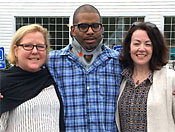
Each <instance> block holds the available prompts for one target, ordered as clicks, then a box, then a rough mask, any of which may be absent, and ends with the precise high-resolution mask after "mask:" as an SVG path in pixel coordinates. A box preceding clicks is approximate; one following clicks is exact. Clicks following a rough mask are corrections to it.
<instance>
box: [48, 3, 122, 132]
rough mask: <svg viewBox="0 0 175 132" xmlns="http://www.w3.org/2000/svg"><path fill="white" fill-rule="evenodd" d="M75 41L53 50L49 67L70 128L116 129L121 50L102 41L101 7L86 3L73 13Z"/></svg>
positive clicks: (69, 131) (76, 131) (74, 131)
mask: <svg viewBox="0 0 175 132" xmlns="http://www.w3.org/2000/svg"><path fill="white" fill-rule="evenodd" d="M71 35H72V39H73V41H72V44H69V45H68V46H66V47H65V48H64V49H62V50H59V51H52V52H51V54H50V59H49V62H48V67H49V70H50V72H51V74H52V76H53V78H54V80H55V81H56V83H57V85H58V87H59V91H60V93H61V96H62V99H63V104H64V119H65V127H66V132H116V131H117V126H116V123H115V109H116V102H117V98H118V94H119V85H120V81H121V77H120V72H121V68H120V65H119V60H118V52H117V51H113V50H111V49H109V48H108V47H106V46H105V45H104V44H103V43H102V36H103V25H102V24H101V16H100V13H99V12H98V10H97V9H96V8H95V7H94V6H92V5H87V4H86V5H82V6H80V7H79V8H78V9H77V10H76V11H75V12H74V16H73V26H71Z"/></svg>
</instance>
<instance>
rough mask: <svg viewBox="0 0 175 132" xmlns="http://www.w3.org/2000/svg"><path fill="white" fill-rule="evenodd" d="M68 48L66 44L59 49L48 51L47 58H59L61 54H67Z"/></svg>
mask: <svg viewBox="0 0 175 132" xmlns="http://www.w3.org/2000/svg"><path fill="white" fill-rule="evenodd" d="M68 48H69V47H68V46H66V47H65V48H63V49H60V50H53V51H50V53H49V58H60V57H61V56H63V55H66V54H68V51H69V50H68Z"/></svg>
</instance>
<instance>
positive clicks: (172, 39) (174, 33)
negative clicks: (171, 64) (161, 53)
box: [164, 16, 175, 60]
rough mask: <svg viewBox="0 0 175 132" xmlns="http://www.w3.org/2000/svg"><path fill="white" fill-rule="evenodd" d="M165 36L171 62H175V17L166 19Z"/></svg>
mask: <svg viewBox="0 0 175 132" xmlns="http://www.w3.org/2000/svg"><path fill="white" fill-rule="evenodd" d="M164 36H165V38H166V40H167V43H168V45H169V47H170V56H169V59H170V60H175V16H174V17H165V18H164Z"/></svg>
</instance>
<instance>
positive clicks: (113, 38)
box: [102, 16, 144, 48]
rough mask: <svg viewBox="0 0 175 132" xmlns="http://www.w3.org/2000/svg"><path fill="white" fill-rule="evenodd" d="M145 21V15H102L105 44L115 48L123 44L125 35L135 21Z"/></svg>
mask: <svg viewBox="0 0 175 132" xmlns="http://www.w3.org/2000/svg"><path fill="white" fill-rule="evenodd" d="M136 21H141V22H143V21H144V17H128V16H127V17H115V16H114V17H102V24H103V26H104V44H106V45H107V46H109V47H110V48H113V47H114V46H117V45H121V44H122V41H123V37H124V35H125V34H126V32H127V31H128V29H129V28H130V26H131V25H132V23H133V22H136Z"/></svg>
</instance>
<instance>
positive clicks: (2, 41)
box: [0, 0, 175, 53]
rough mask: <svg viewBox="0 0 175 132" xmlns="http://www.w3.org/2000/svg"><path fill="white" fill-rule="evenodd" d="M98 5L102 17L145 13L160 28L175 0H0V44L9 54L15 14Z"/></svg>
mask: <svg viewBox="0 0 175 132" xmlns="http://www.w3.org/2000/svg"><path fill="white" fill-rule="evenodd" d="M85 3H88V4H92V5H94V6H95V7H97V8H98V9H99V11H100V13H101V15H102V16H133V15H134V16H146V21H150V22H153V23H155V24H157V26H158V27H159V28H160V30H161V31H163V16H165V15H174V16H175V0H143V1H141V0H107V2H106V0H105V1H103V0H83V1H82V0H64V1H62V2H60V0H47V1H46V0H25V1H21V0H6V1H4V0H0V46H3V47H5V52H6V53H8V51H9V45H10V42H11V39H12V37H13V35H14V32H15V19H14V17H15V16H72V13H73V12H74V10H75V9H76V8H77V7H78V6H80V5H82V4H85Z"/></svg>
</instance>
